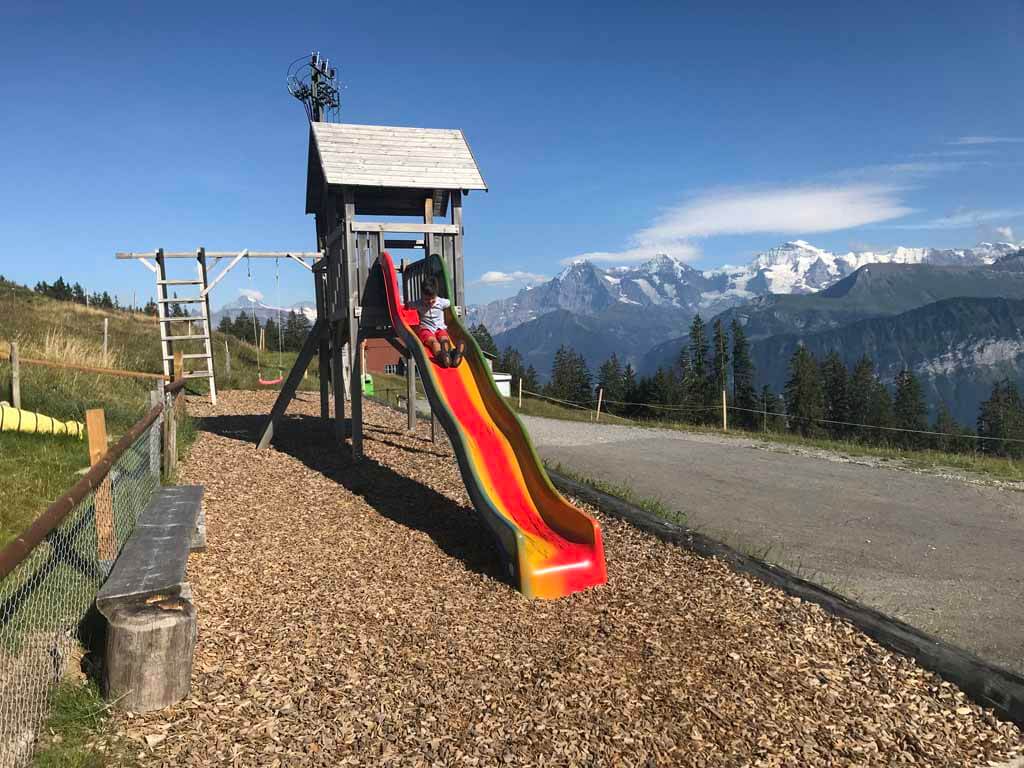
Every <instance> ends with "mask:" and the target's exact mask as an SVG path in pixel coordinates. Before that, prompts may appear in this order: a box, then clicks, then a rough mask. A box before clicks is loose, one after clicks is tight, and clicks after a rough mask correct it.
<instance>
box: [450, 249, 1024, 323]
mask: <svg viewBox="0 0 1024 768" xmlns="http://www.w3.org/2000/svg"><path fill="white" fill-rule="evenodd" d="M1016 250H1017V246H1015V245H1013V244H1012V243H980V244H978V245H977V246H975V247H974V248H964V249H939V248H896V249H893V250H891V251H860V252H849V253H845V254H835V253H832V252H831V251H826V250H823V249H821V248H816V247H815V246H813V245H811V244H810V243H807V242H805V241H803V240H794V241H792V242H788V243H784V244H782V245H780V246H779V247H777V248H772V249H771V250H769V251H766V252H765V253H762V254H759V255H758V256H756V257H755V258H754V259H753V260H752V261H751V262H750V263H749V264H747V265H746V266H744V267H728V266H725V267H718V268H716V269H708V270H698V269H694V268H693V267H691V266H690V265H688V264H685V263H683V262H681V261H679V260H677V259H675V258H673V257H671V256H668V255H666V254H660V255H658V256H655V257H654V258H653V259H651V260H650V261H647V262H645V263H643V264H640V265H635V266H624V267H612V268H608V269H602V268H601V267H598V266H596V265H594V264H593V263H591V262H589V261H586V260H581V261H576V262H574V263H572V264H570V265H569V266H567V267H566V268H565V269H563V270H562V271H561V272H560V273H559V274H558V275H556V276H555V277H554V278H552V279H551V280H549V281H548V282H546V283H542V284H540V285H535V286H530V287H527V288H523V289H522V290H521V291H519V292H518V293H517V294H516V295H515V296H512V297H510V298H507V299H498V300H497V301H492V302H489V303H487V304H478V305H474V306H471V307H469V319H470V322H473V323H483V324H484V325H486V326H487V328H488V330H490V332H491V333H492V334H500V333H503V332H505V331H507V330H509V329H511V328H514V327H516V326H518V325H522V324H523V323H526V322H529V321H531V320H536V319H537V318H539V317H542V316H543V315H545V314H547V313H549V312H554V311H556V310H559V309H562V310H566V311H568V312H572V313H573V314H577V315H589V316H593V317H596V316H600V315H601V314H602V313H603V312H604V311H605V310H607V309H608V308H609V307H611V306H613V305H616V304H623V305H626V306H632V307H635V308H637V309H644V308H647V307H652V306H657V307H663V308H674V309H677V310H680V311H682V312H683V313H684V314H686V315H688V316H690V317H692V316H693V315H694V314H696V313H697V312H700V313H701V314H702V315H704V316H705V317H711V316H713V315H716V314H718V313H719V312H722V311H724V310H725V309H728V308H729V307H731V306H735V305H737V304H742V303H746V302H748V301H750V300H751V299H753V298H756V297H758V296H766V295H770V294H798V295H799V294H806V293H813V292H815V291H820V290H822V289H824V288H828V287H829V286H831V285H833V284H835V283H837V282H838V281H840V280H842V279H843V278H844V277H847V276H848V275H851V274H853V273H854V272H855V271H857V270H858V269H859V268H861V267H863V266H865V265H867V264H930V265H935V266H984V265H990V264H994V263H995V262H996V261H997V260H999V259H1000V258H1002V257H1004V256H1006V255H1007V254H1010V253H1013V252H1015V251H1016Z"/></svg>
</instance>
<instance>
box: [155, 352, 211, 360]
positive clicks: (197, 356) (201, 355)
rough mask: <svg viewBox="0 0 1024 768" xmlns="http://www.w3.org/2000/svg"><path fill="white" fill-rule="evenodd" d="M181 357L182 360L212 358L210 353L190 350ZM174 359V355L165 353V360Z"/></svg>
mask: <svg viewBox="0 0 1024 768" xmlns="http://www.w3.org/2000/svg"><path fill="white" fill-rule="evenodd" d="M181 358H182V360H199V359H204V360H209V359H210V355H208V354H206V353H205V352H194V353H193V352H190V353H189V354H187V355H182V356H181ZM173 359H174V355H164V360H173Z"/></svg>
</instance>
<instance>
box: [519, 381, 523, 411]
mask: <svg viewBox="0 0 1024 768" xmlns="http://www.w3.org/2000/svg"><path fill="white" fill-rule="evenodd" d="M519 410H520V411H521V410H523V377H522V376H520V377H519Z"/></svg>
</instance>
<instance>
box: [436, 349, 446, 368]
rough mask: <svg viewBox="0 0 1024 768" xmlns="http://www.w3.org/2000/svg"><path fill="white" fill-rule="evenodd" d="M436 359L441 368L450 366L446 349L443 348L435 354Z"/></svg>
mask: <svg viewBox="0 0 1024 768" xmlns="http://www.w3.org/2000/svg"><path fill="white" fill-rule="evenodd" d="M434 360H435V361H436V362H437V365H438V367H439V368H447V367H448V353H447V352H446V351H445V350H443V349H442V350H441V351H440V352H438V353H437V354H436V355H434Z"/></svg>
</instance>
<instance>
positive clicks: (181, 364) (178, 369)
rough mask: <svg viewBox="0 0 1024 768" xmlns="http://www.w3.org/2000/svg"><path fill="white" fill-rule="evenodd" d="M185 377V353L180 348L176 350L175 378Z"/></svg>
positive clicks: (176, 379)
mask: <svg viewBox="0 0 1024 768" xmlns="http://www.w3.org/2000/svg"><path fill="white" fill-rule="evenodd" d="M183 378H185V353H184V352H182V351H181V350H180V349H179V350H175V352H174V380H175V381H178V380H179V379H183Z"/></svg>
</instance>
